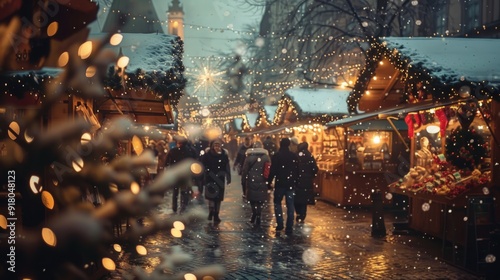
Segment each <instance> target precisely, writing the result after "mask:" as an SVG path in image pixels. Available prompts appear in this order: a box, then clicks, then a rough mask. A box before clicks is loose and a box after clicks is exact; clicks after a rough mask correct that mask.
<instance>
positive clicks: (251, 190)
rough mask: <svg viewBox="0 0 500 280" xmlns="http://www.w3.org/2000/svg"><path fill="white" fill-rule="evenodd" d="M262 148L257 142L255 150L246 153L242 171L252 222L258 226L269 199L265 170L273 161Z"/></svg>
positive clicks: (242, 180)
mask: <svg viewBox="0 0 500 280" xmlns="http://www.w3.org/2000/svg"><path fill="white" fill-rule="evenodd" d="M262 147H263V145H262V143H261V142H260V141H257V142H255V143H254V144H253V148H250V149H248V150H247V151H246V158H245V162H244V163H243V168H242V171H241V184H242V185H245V187H244V188H245V189H246V196H247V199H248V201H249V202H250V206H251V207H252V218H251V219H250V222H251V223H255V225H257V226H259V225H260V221H261V213H262V208H263V206H264V202H266V201H267V200H268V199H269V194H268V193H267V178H266V177H265V175H264V169H265V168H267V166H269V165H270V163H271V159H270V158H269V153H268V152H267V150H265V149H263V148H262ZM267 175H269V174H267Z"/></svg>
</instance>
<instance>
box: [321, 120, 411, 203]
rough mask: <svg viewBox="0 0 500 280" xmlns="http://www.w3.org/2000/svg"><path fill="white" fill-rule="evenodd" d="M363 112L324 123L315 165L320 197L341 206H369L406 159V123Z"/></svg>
mask: <svg viewBox="0 0 500 280" xmlns="http://www.w3.org/2000/svg"><path fill="white" fill-rule="evenodd" d="M385 112H386V111H380V112H373V113H366V114H362V115H359V116H352V117H349V118H345V119H340V120H337V121H333V122H330V123H328V124H326V128H325V131H324V137H323V147H324V148H323V153H322V154H321V155H320V157H319V160H318V165H319V167H320V172H319V176H318V177H319V185H320V198H321V199H322V200H326V201H329V202H331V203H334V204H337V205H341V206H362V207H364V206H371V205H372V200H371V194H372V193H373V192H375V191H377V190H380V189H383V187H384V186H386V185H387V184H388V183H390V182H391V181H390V180H391V179H392V178H391V176H390V174H393V173H395V172H397V170H398V168H401V165H402V163H404V162H406V161H407V152H406V150H407V138H406V135H405V134H406V130H407V127H406V124H405V123H404V121H401V120H398V119H391V118H385V117H384V113H385Z"/></svg>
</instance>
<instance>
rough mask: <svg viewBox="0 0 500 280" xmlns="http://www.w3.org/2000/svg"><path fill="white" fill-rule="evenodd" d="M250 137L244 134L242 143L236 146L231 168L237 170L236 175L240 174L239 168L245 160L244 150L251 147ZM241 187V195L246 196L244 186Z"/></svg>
mask: <svg viewBox="0 0 500 280" xmlns="http://www.w3.org/2000/svg"><path fill="white" fill-rule="evenodd" d="M252 144H253V143H252V138H250V137H248V136H246V137H245V140H244V142H243V144H241V145H240V147H239V148H238V153H237V154H236V159H235V160H234V164H233V170H238V175H241V169H242V167H243V163H244V162H245V157H246V154H245V153H246V151H247V150H248V149H249V148H251V147H252ZM241 187H242V191H243V192H242V195H243V197H245V196H246V190H245V186H243V185H242V186H241Z"/></svg>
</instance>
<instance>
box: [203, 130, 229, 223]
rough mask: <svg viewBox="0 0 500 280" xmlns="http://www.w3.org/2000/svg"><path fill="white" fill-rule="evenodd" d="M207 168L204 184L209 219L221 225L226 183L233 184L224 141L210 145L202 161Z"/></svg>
mask: <svg viewBox="0 0 500 280" xmlns="http://www.w3.org/2000/svg"><path fill="white" fill-rule="evenodd" d="M200 161H201V163H202V164H203V166H204V167H205V173H204V176H203V184H204V185H205V198H206V199H207V200H208V209H209V214H208V219H209V220H212V219H213V220H214V223H220V221H221V219H220V217H219V211H220V205H221V202H222V201H223V200H224V191H225V187H226V183H227V184H228V185H229V184H231V167H230V164H229V157H228V155H227V151H226V150H224V149H222V141H221V140H220V139H215V140H213V141H212V142H211V143H210V148H209V149H208V150H207V151H206V153H205V154H204V155H203V156H202V157H201V159H200Z"/></svg>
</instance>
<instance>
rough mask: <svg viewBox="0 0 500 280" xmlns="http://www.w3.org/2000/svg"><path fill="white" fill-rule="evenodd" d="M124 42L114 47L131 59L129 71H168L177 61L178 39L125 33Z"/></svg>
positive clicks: (159, 35)
mask: <svg viewBox="0 0 500 280" xmlns="http://www.w3.org/2000/svg"><path fill="white" fill-rule="evenodd" d="M122 35H123V40H122V42H121V43H120V44H119V45H118V46H114V47H112V48H113V49H115V50H116V52H117V53H118V52H119V49H120V48H121V49H122V53H123V55H125V56H128V57H129V58H130V62H129V64H128V66H127V71H134V70H135V69H139V68H140V69H143V70H144V71H168V70H169V69H170V68H173V67H174V66H175V65H176V63H178V62H177V61H178V60H180V58H179V57H177V54H176V52H175V49H176V48H178V46H177V45H178V43H177V41H176V40H177V37H176V36H173V35H168V34H162V33H158V34H156V33H146V34H142V33H123V34H122Z"/></svg>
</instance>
